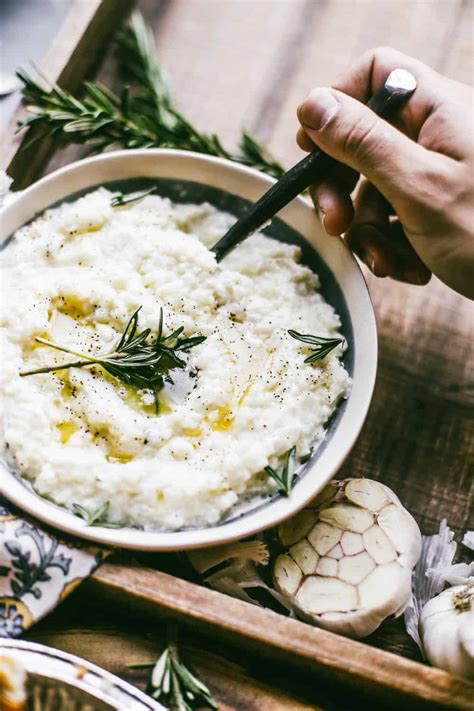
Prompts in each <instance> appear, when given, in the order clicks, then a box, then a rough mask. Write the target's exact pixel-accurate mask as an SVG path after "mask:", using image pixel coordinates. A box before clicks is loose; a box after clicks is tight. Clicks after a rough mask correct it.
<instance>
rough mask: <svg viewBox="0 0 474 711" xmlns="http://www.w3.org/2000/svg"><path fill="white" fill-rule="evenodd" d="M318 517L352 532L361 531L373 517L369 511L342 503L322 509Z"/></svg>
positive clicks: (368, 526)
mask: <svg viewBox="0 0 474 711" xmlns="http://www.w3.org/2000/svg"><path fill="white" fill-rule="evenodd" d="M319 518H320V519H321V521H325V522H326V523H330V524H332V525H333V526H337V527H338V528H342V529H343V530H347V531H352V532H353V533H363V532H364V531H366V530H367V529H368V528H370V526H372V525H373V523H374V517H373V515H372V514H371V513H370V511H367V510H366V509H362V508H359V507H358V506H353V505H352V504H344V503H340V504H334V506H331V507H330V508H327V509H323V510H322V511H321V512H320V514H319Z"/></svg>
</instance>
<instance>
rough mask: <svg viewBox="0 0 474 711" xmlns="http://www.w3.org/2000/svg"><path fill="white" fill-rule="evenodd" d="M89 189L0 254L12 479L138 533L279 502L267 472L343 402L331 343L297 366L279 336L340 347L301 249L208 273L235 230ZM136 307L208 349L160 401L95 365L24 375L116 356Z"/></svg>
mask: <svg viewBox="0 0 474 711" xmlns="http://www.w3.org/2000/svg"><path fill="white" fill-rule="evenodd" d="M111 195H112V194H111V193H110V192H109V191H108V190H106V189H104V188H101V189H99V190H95V191H94V192H91V193H89V194H87V195H86V196H84V197H82V198H80V199H78V200H76V201H75V202H72V203H64V204H62V205H61V206H60V207H57V208H54V209H50V210H48V211H46V212H45V213H44V214H43V215H41V216H40V217H38V218H37V219H35V220H34V221H33V222H32V223H31V224H29V225H27V226H26V227H23V228H22V229H20V230H19V231H18V232H17V233H16V235H15V238H14V240H13V242H12V243H11V244H9V245H8V247H7V248H6V249H5V250H4V251H3V253H2V254H1V256H0V260H1V262H0V266H1V270H2V271H1V284H2V292H3V293H2V303H1V312H2V313H1V325H2V331H3V343H2V353H3V358H2V360H3V366H2V373H1V382H0V391H1V395H2V401H3V421H4V438H5V442H6V444H7V447H8V455H9V457H10V459H11V460H13V465H14V467H15V468H16V469H17V470H18V471H19V472H20V473H21V475H22V476H23V477H24V478H25V479H27V480H29V481H30V482H31V483H32V485H33V487H34V488H35V490H36V491H37V492H38V493H39V494H40V495H42V496H44V497H47V498H49V499H51V500H53V501H54V502H56V503H57V504H60V505H63V506H66V507H68V508H72V506H73V504H74V503H78V504H81V505H82V506H83V507H85V508H86V509H88V510H90V511H94V510H96V509H98V508H99V507H100V506H101V505H103V504H104V503H105V502H110V508H109V518H110V520H111V521H116V522H121V523H122V524H125V525H133V526H140V527H144V528H145V529H148V530H152V529H155V530H157V529H158V530H177V529H180V528H183V527H189V526H206V525H209V524H214V523H216V522H217V521H219V520H220V519H222V518H223V517H224V516H225V515H226V513H228V512H229V510H230V509H231V507H233V506H234V505H235V504H236V503H238V502H241V501H243V500H245V499H248V498H251V497H252V496H256V495H262V494H263V495H265V494H270V493H274V492H275V491H276V485H275V482H274V481H273V480H271V479H269V478H268V477H267V476H266V475H265V474H264V473H263V470H264V468H265V467H266V466H267V465H269V464H270V465H271V466H273V467H277V466H279V465H281V462H282V458H283V457H284V455H285V453H286V452H288V450H289V449H291V448H292V447H294V446H296V448H297V454H298V457H304V456H305V455H308V453H309V452H310V450H311V448H312V447H313V446H314V445H315V443H317V441H318V440H320V439H321V437H322V436H323V433H324V428H323V426H324V424H325V422H326V421H327V420H328V418H329V417H330V416H331V414H332V413H333V412H334V409H335V407H336V405H337V403H338V401H339V400H340V399H341V398H342V397H343V396H344V395H345V393H346V392H347V388H348V384H349V377H348V374H347V372H346V371H345V369H344V367H343V365H342V364H341V362H340V357H341V355H342V349H341V348H340V347H339V348H338V349H336V351H333V352H332V353H331V354H330V355H329V356H328V357H326V358H325V359H324V360H323V361H318V362H316V363H315V364H314V365H308V364H305V363H304V362H303V361H304V358H305V356H306V355H307V354H308V351H307V350H306V349H305V346H304V345H303V344H302V343H300V342H298V341H296V340H294V339H293V338H291V337H289V336H288V333H287V329H288V328H293V329H296V330H297V331H300V332H304V333H312V334H316V335H319V336H325V337H329V336H334V335H337V334H338V333H339V327H340V321H339V317H338V316H337V314H336V313H335V312H334V310H333V308H332V307H331V306H330V305H328V304H327V303H326V302H325V301H324V299H323V297H322V296H321V294H320V293H319V292H318V286H319V283H318V278H317V276H316V275H315V274H313V273H312V272H311V271H310V270H309V269H308V268H306V267H305V266H302V265H301V264H299V261H298V260H299V256H300V251H299V248H297V247H295V246H291V245H288V244H282V243H280V242H277V241H275V240H273V239H270V238H268V237H265V236H263V235H260V234H256V235H254V236H252V237H251V238H249V239H248V240H247V241H246V242H245V243H244V244H243V245H241V246H240V247H238V248H237V249H235V250H234V252H232V253H231V254H230V255H228V256H227V257H226V258H225V259H224V260H223V262H222V263H221V264H219V265H218V264H216V261H215V259H214V255H213V253H212V252H210V251H209V249H208V248H209V247H210V246H211V245H212V244H214V243H215V241H217V239H218V238H219V237H221V236H222V234H223V233H224V232H225V231H226V229H227V228H228V227H229V226H230V224H232V222H233V220H234V218H233V217H231V216H230V215H227V214H224V213H221V212H219V211H217V210H216V209H214V208H213V207H211V206H210V205H208V204H203V205H199V206H198V205H175V204H173V203H172V202H171V201H170V200H168V199H163V198H160V197H158V196H155V195H150V196H148V197H146V198H145V199H144V200H142V201H141V202H138V203H135V204H131V205H129V206H126V207H120V208H113V207H112V206H111ZM139 306H141V307H142V308H141V311H140V316H139V327H140V329H143V328H146V327H150V328H151V329H152V330H153V332H156V329H157V324H158V318H159V312H160V307H162V308H163V311H164V332H165V333H169V332H170V331H171V330H173V329H175V328H178V327H179V326H183V327H184V335H186V336H192V335H196V334H202V335H204V336H206V340H205V341H204V342H203V343H202V344H200V345H198V346H196V347H194V348H193V349H192V350H191V351H190V352H189V354H187V355H185V356H184V357H185V359H186V361H187V366H186V368H185V370H183V371H177V370H176V371H175V370H174V371H172V373H171V375H172V381H173V382H166V385H165V388H164V389H163V390H162V391H161V392H160V395H159V399H160V414H159V415H157V414H156V413H155V410H154V405H153V397H152V395H151V394H150V392H149V391H146V390H145V391H137V390H136V389H134V388H132V387H129V386H126V385H124V384H123V383H121V382H119V381H118V380H116V379H114V378H113V377H111V376H109V375H107V374H106V373H104V371H103V370H102V369H101V368H100V367H95V368H94V369H91V368H69V369H68V370H63V371H55V372H52V373H45V374H39V375H32V376H29V377H20V376H19V372H20V371H22V370H26V369H28V370H31V369H33V368H38V367H41V366H43V365H50V364H52V363H58V364H59V363H61V362H66V359H67V360H70V356H67V355H65V354H62V353H60V352H58V351H54V350H52V349H51V348H48V347H46V346H41V345H40V344H39V343H37V342H36V341H35V337H37V336H40V337H44V338H47V339H50V340H53V341H55V342H56V343H59V344H61V345H63V346H67V347H68V348H70V349H73V350H78V351H81V352H90V353H96V352H104V351H107V350H111V349H113V347H114V344H116V342H117V340H118V338H119V337H120V335H121V333H122V331H123V329H124V327H125V324H126V323H127V321H128V319H129V318H130V316H131V314H132V313H133V312H134V311H135V310H136V309H137V308H138V307H139Z"/></svg>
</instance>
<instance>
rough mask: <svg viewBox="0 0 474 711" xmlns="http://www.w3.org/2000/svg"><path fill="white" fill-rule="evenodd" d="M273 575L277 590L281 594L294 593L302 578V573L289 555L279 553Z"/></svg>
mask: <svg viewBox="0 0 474 711" xmlns="http://www.w3.org/2000/svg"><path fill="white" fill-rule="evenodd" d="M273 575H274V579H275V583H276V586H277V588H278V590H279V591H280V592H281V593H283V595H294V594H295V593H296V591H297V590H298V588H299V585H300V583H301V581H302V579H303V573H302V572H301V570H300V568H299V567H298V566H297V565H296V563H295V561H294V560H293V559H292V558H290V556H289V555H285V554H282V555H279V556H278V558H277V559H276V561H275V567H274V569H273Z"/></svg>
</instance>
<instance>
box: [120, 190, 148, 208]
mask: <svg viewBox="0 0 474 711" xmlns="http://www.w3.org/2000/svg"><path fill="white" fill-rule="evenodd" d="M155 190H156V188H148V189H147V190H136V191H135V192H133V193H115V194H114V195H113V196H112V200H111V201H110V204H111V205H112V207H123V206H124V205H131V204H132V203H134V202H140V201H141V200H143V199H144V198H146V196H147V195H151V193H154V192H155Z"/></svg>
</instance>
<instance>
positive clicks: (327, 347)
mask: <svg viewBox="0 0 474 711" xmlns="http://www.w3.org/2000/svg"><path fill="white" fill-rule="evenodd" d="M288 334H289V335H290V336H291V337H292V338H295V339H296V340H297V341H301V342H302V343H307V344H308V345H311V346H315V348H312V349H310V350H311V351H312V353H311V355H309V356H308V357H307V358H305V359H304V362H305V363H314V361H316V360H321V359H322V358H325V357H326V356H327V355H328V354H329V353H330V352H331V351H332V350H334V348H337V346H339V345H340V344H341V343H344V339H343V338H323V337H322V336H312V335H311V334H309V333H298V332H297V331H293V329H291V328H290V329H288Z"/></svg>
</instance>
